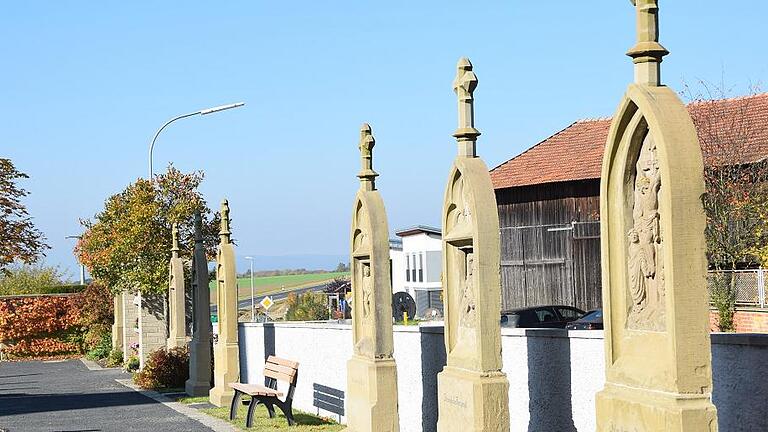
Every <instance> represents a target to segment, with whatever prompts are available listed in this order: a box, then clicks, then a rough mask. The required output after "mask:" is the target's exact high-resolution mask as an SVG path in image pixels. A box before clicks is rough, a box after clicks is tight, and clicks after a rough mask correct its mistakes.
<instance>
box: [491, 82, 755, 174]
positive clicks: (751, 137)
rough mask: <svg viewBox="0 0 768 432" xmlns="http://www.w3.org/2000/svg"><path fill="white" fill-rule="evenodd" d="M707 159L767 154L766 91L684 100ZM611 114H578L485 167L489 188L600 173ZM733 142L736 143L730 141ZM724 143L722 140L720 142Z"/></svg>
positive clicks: (751, 157) (742, 158)
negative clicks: (584, 117) (590, 116)
mask: <svg viewBox="0 0 768 432" xmlns="http://www.w3.org/2000/svg"><path fill="white" fill-rule="evenodd" d="M688 111H689V112H690V113H691V116H692V117H693V119H694V124H696V128H697V131H698V135H699V142H700V144H701V147H702V150H703V153H704V159H705V162H706V163H707V164H717V163H720V162H725V163H728V162H729V161H734V160H739V161H742V162H756V161H758V160H762V159H765V158H767V157H768V93H762V94H757V95H752V96H744V97H739V98H732V99H719V100H713V101H699V102H693V103H690V104H688ZM610 126H611V119H610V118H604V119H593V120H579V121H577V122H574V123H572V124H571V125H570V126H568V127H567V128H565V129H563V130H561V131H560V132H558V133H556V134H554V135H552V136H551V137H549V138H547V139H545V140H544V141H542V142H540V143H538V144H536V145H535V146H533V147H531V148H529V149H528V150H526V151H524V152H523V153H521V154H519V155H517V156H515V157H514V158H512V159H510V160H508V161H506V162H504V163H502V164H501V165H499V166H497V167H496V168H493V169H492V170H491V181H492V182H493V187H494V188H495V189H503V188H509V187H516V186H528V185H535V184H542V183H555V182H563V181H573V180H587V179H598V178H600V171H601V165H602V162H603V150H604V148H605V142H606V140H607V139H608V129H609V128H610ZM732 142H738V143H740V144H738V145H735V146H734V145H731V144H730V143H732ZM724 144H728V145H724Z"/></svg>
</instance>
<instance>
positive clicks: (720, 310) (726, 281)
mask: <svg viewBox="0 0 768 432" xmlns="http://www.w3.org/2000/svg"><path fill="white" fill-rule="evenodd" d="M733 283H734V279H733V277H732V275H731V274H728V273H715V274H714V275H712V294H711V295H712V305H713V306H714V307H715V309H717V328H718V329H719V330H720V331H721V332H732V331H734V330H735V328H734V326H733V315H734V314H735V312H736V288H735V287H734V286H733Z"/></svg>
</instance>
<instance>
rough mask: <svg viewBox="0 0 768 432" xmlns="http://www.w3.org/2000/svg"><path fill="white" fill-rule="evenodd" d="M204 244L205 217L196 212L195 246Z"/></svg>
mask: <svg viewBox="0 0 768 432" xmlns="http://www.w3.org/2000/svg"><path fill="white" fill-rule="evenodd" d="M198 243H200V244H203V217H202V216H201V215H200V212H199V211H195V245H197V244H198Z"/></svg>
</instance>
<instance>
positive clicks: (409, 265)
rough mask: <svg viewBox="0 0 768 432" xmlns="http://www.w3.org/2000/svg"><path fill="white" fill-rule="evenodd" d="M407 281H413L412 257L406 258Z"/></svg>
mask: <svg viewBox="0 0 768 432" xmlns="http://www.w3.org/2000/svg"><path fill="white" fill-rule="evenodd" d="M405 281H406V282H410V281H411V257H409V256H408V255H406V256H405Z"/></svg>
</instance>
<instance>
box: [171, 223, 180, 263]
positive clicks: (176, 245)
mask: <svg viewBox="0 0 768 432" xmlns="http://www.w3.org/2000/svg"><path fill="white" fill-rule="evenodd" d="M171 235H172V236H173V247H171V254H172V255H173V257H174V258H178V257H179V226H178V225H177V224H176V222H174V223H173V227H172V228H171Z"/></svg>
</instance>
